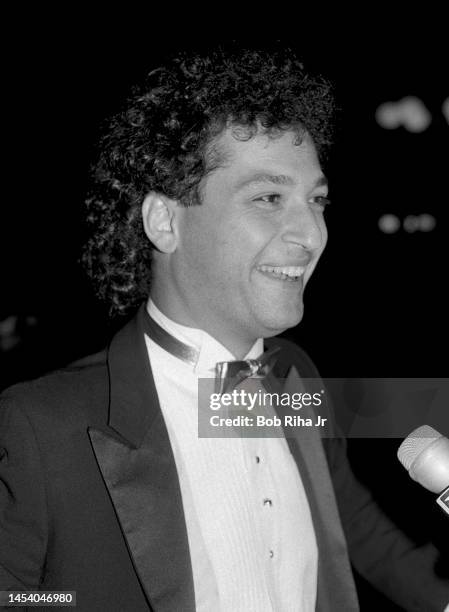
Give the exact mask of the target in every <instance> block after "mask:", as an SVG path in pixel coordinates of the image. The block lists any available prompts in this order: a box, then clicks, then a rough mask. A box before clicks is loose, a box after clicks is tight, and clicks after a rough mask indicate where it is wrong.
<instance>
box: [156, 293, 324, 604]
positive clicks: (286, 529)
mask: <svg viewBox="0 0 449 612" xmlns="http://www.w3.org/2000/svg"><path fill="white" fill-rule="evenodd" d="M148 311H149V313H150V315H151V316H152V317H153V319H154V320H155V321H156V322H157V323H158V324H159V325H160V326H161V327H163V328H164V329H165V330H166V331H168V332H169V333H170V334H172V335H173V336H174V337H176V338H177V339H178V340H180V341H181V342H184V343H185V344H188V345H190V346H193V347H194V348H195V349H196V350H197V351H198V352H199V358H198V361H197V363H196V364H195V365H192V364H189V363H186V362H184V361H182V360H180V359H179V358H177V357H175V356H174V355H172V354H170V353H168V352H167V351H165V350H164V349H162V348H161V347H160V346H159V345H157V344H156V343H155V342H153V341H152V340H151V339H150V338H148V337H147V336H146V338H145V339H146V344H147V349H148V355H149V359H150V363H151V368H152V371H153V376H154V381H155V385H156V390H157V392H158V396H159V402H160V406H161V410H162V414H163V417H164V420H165V423H166V426H167V430H168V435H169V439H170V443H171V446H172V449H173V454H174V458H175V462H176V468H177V471H178V476H179V481H180V487H181V494H182V502H183V508H184V514H185V519H186V527H187V535H188V541H189V548H190V557H191V562H192V571H193V582H194V589H195V603H196V609H197V611H198V612H205V611H207V612H217V611H220V610H221V611H222V612H239V611H241V612H298V611H301V612H312V611H313V610H315V603H316V588H317V564H318V551H317V545H316V539H315V532H314V528H313V523H312V518H311V514H310V508H309V504H308V501H307V497H306V495H305V492H304V488H303V485H302V482H301V478H300V475H299V472H298V469H297V467H296V463H295V461H294V459H293V457H292V455H291V453H290V450H289V447H288V444H287V442H286V440H285V438H256V439H255V438H199V437H198V379H199V378H213V377H214V371H215V364H216V363H217V362H218V361H229V360H234V359H235V357H234V356H233V355H232V354H231V353H230V352H229V351H228V350H227V349H226V348H225V347H224V346H223V345H221V344H220V343H219V342H217V341H216V340H215V339H214V338H213V337H212V336H210V335H209V334H207V333H206V332H204V331H202V330H200V329H193V328H189V327H185V326H182V325H179V324H177V323H175V322H174V321H172V320H170V319H168V318H167V317H166V316H165V315H164V314H163V313H162V312H161V311H160V310H159V309H158V308H157V307H156V306H155V304H154V303H153V302H152V301H151V300H150V301H149V303H148ZM262 352H263V341H262V339H259V340H257V341H256V342H255V344H254V346H253V347H252V348H251V350H250V351H249V353H248V355H247V356H246V357H245V358H247V359H249V358H257V357H259V356H260V354H261V353H262Z"/></svg>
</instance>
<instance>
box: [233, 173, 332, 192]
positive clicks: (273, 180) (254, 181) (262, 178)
mask: <svg viewBox="0 0 449 612" xmlns="http://www.w3.org/2000/svg"><path fill="white" fill-rule="evenodd" d="M263 183H269V184H272V185H287V186H292V185H294V184H295V181H294V180H293V178H292V177H291V176H287V175H285V174H267V173H265V172H261V173H258V174H253V175H252V176H250V177H249V178H247V179H244V180H243V181H241V182H240V183H238V184H237V185H236V191H240V190H241V189H245V188H246V187H250V186H252V185H260V184H263ZM327 185H328V181H327V178H326V177H325V176H324V175H321V176H320V177H319V178H318V179H317V180H316V181H315V183H314V184H313V186H312V189H316V188H317V187H327Z"/></svg>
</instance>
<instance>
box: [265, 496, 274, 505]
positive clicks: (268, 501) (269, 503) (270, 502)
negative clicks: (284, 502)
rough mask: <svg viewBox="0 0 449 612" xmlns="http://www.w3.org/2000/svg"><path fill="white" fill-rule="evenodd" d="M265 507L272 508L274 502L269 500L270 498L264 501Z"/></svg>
mask: <svg viewBox="0 0 449 612" xmlns="http://www.w3.org/2000/svg"><path fill="white" fill-rule="evenodd" d="M263 505H264V506H272V505H273V502H272V501H271V499H268V497H267V498H266V499H264V500H263Z"/></svg>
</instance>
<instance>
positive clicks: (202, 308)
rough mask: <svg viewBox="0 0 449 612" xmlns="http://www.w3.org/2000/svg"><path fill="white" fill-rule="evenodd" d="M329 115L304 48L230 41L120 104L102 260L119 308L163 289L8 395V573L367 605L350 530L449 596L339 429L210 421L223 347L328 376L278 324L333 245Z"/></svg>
mask: <svg viewBox="0 0 449 612" xmlns="http://www.w3.org/2000/svg"><path fill="white" fill-rule="evenodd" d="M332 113H333V102H332V97H331V94H330V87H329V85H328V83H327V82H326V81H324V80H323V79H321V78H318V77H312V76H309V75H307V74H306V73H305V71H304V69H303V67H302V65H301V64H300V63H299V61H298V60H297V59H296V58H295V57H294V55H293V54H292V53H291V52H277V53H273V54H268V53H262V52H255V51H235V52H229V53H224V52H221V51H218V52H216V53H211V54H210V55H203V56H201V55H198V56H195V55H192V56H188V55H182V54H181V55H180V56H177V57H176V58H174V59H173V60H172V61H171V62H169V63H168V64H167V66H166V67H164V68H161V69H159V70H156V71H154V72H153V73H151V74H150V75H149V77H148V82H147V83H146V84H145V85H144V86H143V88H142V89H140V90H139V91H136V92H135V94H134V96H133V97H132V98H131V99H130V100H129V101H128V105H127V107H126V108H125V109H124V110H123V112H122V113H121V114H119V115H117V116H116V117H115V118H114V119H113V120H112V123H111V126H110V130H109V132H108V133H107V135H106V136H105V138H104V139H103V141H102V143H101V151H102V153H101V157H100V160H99V163H98V165H97V167H96V171H95V187H94V189H93V191H92V193H91V195H90V197H89V198H88V202H87V204H88V219H89V222H90V225H91V228H92V235H91V238H90V240H89V242H88V245H87V248H86V252H85V255H84V261H85V263H86V266H87V269H88V271H89V273H90V275H91V276H92V278H93V279H95V281H96V285H97V288H98V293H99V295H100V296H101V297H103V298H105V299H107V300H108V302H109V304H110V305H111V311H113V312H114V313H122V314H125V313H128V312H129V311H132V310H133V309H136V308H137V306H138V305H140V304H142V302H144V305H142V306H140V309H139V311H138V314H137V315H136V316H135V317H134V318H133V319H131V321H130V322H129V323H128V324H127V325H126V326H125V327H124V328H123V329H122V330H121V331H120V332H119V333H118V334H117V335H116V336H115V337H114V338H113V339H112V341H111V344H110V346H109V347H108V349H107V351H104V352H102V353H100V354H98V355H94V356H92V357H88V358H86V359H84V360H82V361H81V362H78V363H77V364H74V365H73V366H71V367H70V368H68V369H66V370H63V371H60V372H56V373H54V374H52V375H50V376H48V377H44V378H42V379H39V380H37V381H34V382H31V383H27V384H25V385H20V386H18V387H16V388H13V389H10V390H9V391H7V392H6V393H5V394H4V396H3V400H2V411H1V427H0V432H1V433H0V446H1V447H2V448H3V453H2V459H1V462H0V466H1V472H0V476H1V489H0V517H1V519H0V520H1V523H0V563H1V565H0V589H2V590H14V589H15V590H25V589H40V590H43V591H45V590H47V591H48V590H70V591H76V592H77V607H78V609H80V610H108V611H109V610H111V611H113V610H117V611H125V610H130V611H131V610H132V611H137V610H142V611H143V610H149V609H153V610H157V611H160V610H165V611H189V610H214V611H215V610H226V611H227V610H233V611H235V610H245V611H254V612H265V611H268V610H274V611H276V612H277V611H279V612H280V611H283V610H304V611H309V610H314V609H317V610H321V611H324V610H332V611H334V610H335V611H342V612H343V611H344V612H348V611H351V610H357V609H358V604H357V597H356V594H355V589H354V585H353V581H352V575H351V568H350V564H349V558H348V550H349V554H350V555H351V559H352V562H353V563H354V564H355V566H356V567H357V568H358V569H359V571H360V572H361V573H362V574H364V575H365V576H366V577H367V578H368V579H370V580H371V581H372V582H374V583H375V584H376V585H377V586H378V587H379V588H381V589H383V590H384V591H385V592H386V593H387V594H389V595H390V596H391V597H393V598H394V599H395V600H396V601H397V602H398V603H400V604H401V605H403V606H405V607H406V608H407V609H410V610H438V611H440V610H443V609H444V606H445V604H446V603H447V602H448V600H449V588H448V584H447V582H444V581H443V580H439V579H437V578H436V577H434V576H433V565H434V562H435V560H436V553H435V551H433V550H431V549H430V548H429V549H428V550H427V549H423V550H421V551H419V550H415V549H414V547H413V545H412V543H411V542H409V541H408V540H407V539H406V538H405V537H404V536H402V535H401V534H400V533H398V532H397V530H396V529H395V528H394V526H393V525H391V524H390V522H389V521H388V520H387V519H386V518H385V517H383V516H382V514H381V513H380V511H379V510H378V509H377V508H376V507H375V506H374V504H373V502H372V500H371V499H370V496H369V494H368V493H367V492H366V491H364V490H363V489H362V488H361V487H360V486H359V485H358V483H357V482H356V481H355V480H354V479H353V477H352V475H351V472H350V470H349V468H348V465H347V463H346V459H345V453H344V445H343V442H342V441H341V440H339V439H332V440H331V439H328V440H321V438H320V437H319V435H312V436H306V437H304V438H301V437H299V436H298V437H296V438H295V437H294V438H289V439H288V440H287V439H286V438H284V437H278V438H261V439H257V438H251V439H250V438H245V437H242V438H233V439H227V438H225V437H223V438H219V437H218V438H207V437H205V438H200V437H198V429H197V426H198V422H197V409H198V385H199V381H200V379H203V378H205V379H207V378H210V377H211V376H213V374H214V372H215V371H216V365H217V363H218V364H223V363H224V362H230V361H233V360H248V359H249V360H252V361H249V362H247V363H246V364H243V368H245V367H249V366H251V367H253V366H254V370H251V367H250V370H251V371H257V372H258V373H259V374H262V373H264V374H267V378H266V381H262V382H260V379H259V383H260V384H262V385H266V386H267V388H268V387H269V386H270V385H274V386H276V385H280V384H281V383H280V381H281V380H283V379H286V382H285V383H282V384H283V385H284V386H283V387H281V389H283V390H284V391H287V392H290V393H292V392H294V391H297V390H299V389H302V381H301V377H302V378H307V377H316V376H317V373H316V371H315V369H314V366H313V364H311V363H310V361H309V360H308V358H307V356H306V355H304V353H303V352H302V351H300V349H298V348H297V347H295V346H293V345H291V344H290V343H287V342H285V341H280V340H270V338H272V337H273V336H275V335H276V334H279V333H280V332H282V331H284V330H285V329H288V328H290V327H293V326H295V325H297V324H298V323H299V322H300V320H301V318H302V314H303V292H304V288H305V285H306V284H307V282H308V280H309V278H310V276H311V274H312V272H313V270H314V269H315V266H316V264H317V262H318V260H319V257H320V256H321V253H322V252H323V249H324V247H325V244H326V237H327V235H326V225H325V222H324V209H325V206H326V205H327V204H328V198H327V186H326V180H325V177H324V174H323V171H322V168H321V163H320V159H321V158H322V157H323V155H325V153H326V149H327V147H328V145H329V143H330V140H331V138H330V128H331V119H332ZM150 262H151V283H150ZM148 295H149V296H150V297H149V299H148ZM264 338H266V339H267V343H266V344H267V347H268V348H270V347H271V348H276V347H278V348H279V347H280V350H278V352H277V354H276V364H275V365H274V367H273V370H272V371H270V372H268V373H267V370H268V366H267V367H265V366H266V365H267V363H268V361H267V362H265V361H264V358H263V357H262V361H261V362H260V363H259V362H258V361H256V360H257V359H258V358H259V357H260V355H261V353H262V352H263V339H264ZM271 355H273V352H272V353H271ZM262 364H263V365H262ZM240 367H242V366H241V364H240V365H239V368H240ZM239 371H240V370H239ZM259 388H260V387H259ZM278 388H279V387H278ZM331 479H332V480H331ZM332 486H333V487H334V488H335V496H334V493H333V490H332ZM418 579H419V581H420V582H419V583H418Z"/></svg>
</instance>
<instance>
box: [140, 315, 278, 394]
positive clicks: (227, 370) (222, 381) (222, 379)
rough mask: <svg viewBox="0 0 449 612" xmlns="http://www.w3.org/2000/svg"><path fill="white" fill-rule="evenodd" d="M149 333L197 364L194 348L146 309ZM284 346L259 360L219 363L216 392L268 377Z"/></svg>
mask: <svg viewBox="0 0 449 612" xmlns="http://www.w3.org/2000/svg"><path fill="white" fill-rule="evenodd" d="M144 325H145V328H144V331H145V333H146V334H147V335H148V336H149V337H150V338H151V339H152V340H153V341H154V342H156V344H158V345H159V346H160V347H161V348H163V349H164V350H166V351H168V352H169V353H171V354H172V355H174V356H175V357H178V358H179V359H181V360H182V361H185V362H187V363H190V364H192V365H196V363H197V361H198V357H199V352H198V351H197V350H196V349H195V348H193V347H192V346H188V345H187V344H184V343H183V342H181V341H180V340H178V339H177V338H175V337H174V336H172V335H171V334H169V333H168V332H167V331H165V329H163V328H162V327H161V326H160V325H159V324H158V323H156V321H155V320H154V319H153V318H152V317H150V315H149V314H148V311H147V310H146V309H145V318H144ZM280 350H281V349H280V347H274V348H272V349H270V350H269V351H266V352H265V353H263V354H262V355H261V356H260V357H259V358H258V359H244V360H240V361H219V362H218V363H217V364H216V366H215V392H216V393H220V394H222V393H228V392H229V391H231V390H232V389H233V388H234V387H236V386H237V385H238V384H239V383H241V382H242V381H244V380H245V379H247V378H250V377H251V376H258V377H264V376H266V375H267V374H268V372H270V371H271V369H272V368H273V366H274V364H275V363H276V359H277V354H278V353H279V351H280Z"/></svg>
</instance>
